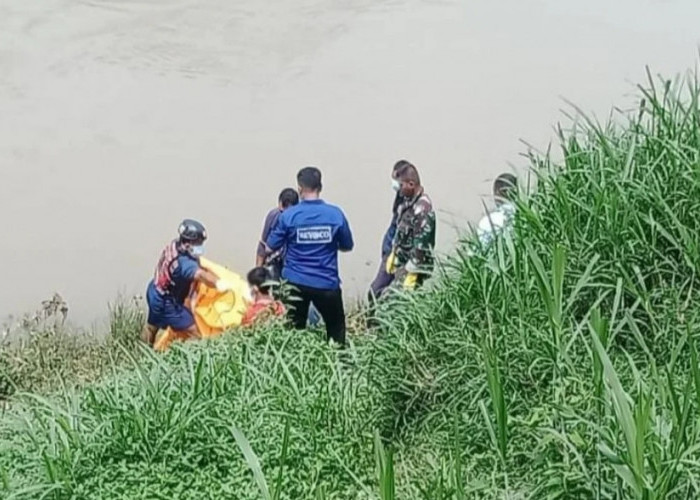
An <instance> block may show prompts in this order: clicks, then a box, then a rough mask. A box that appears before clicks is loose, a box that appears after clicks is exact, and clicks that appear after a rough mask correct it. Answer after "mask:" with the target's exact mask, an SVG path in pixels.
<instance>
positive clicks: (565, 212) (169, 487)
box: [0, 78, 700, 500]
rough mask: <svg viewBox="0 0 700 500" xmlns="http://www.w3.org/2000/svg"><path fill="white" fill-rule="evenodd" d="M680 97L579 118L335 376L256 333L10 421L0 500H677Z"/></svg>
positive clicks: (688, 110) (683, 172)
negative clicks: (478, 236) (489, 236)
mask: <svg viewBox="0 0 700 500" xmlns="http://www.w3.org/2000/svg"><path fill="white" fill-rule="evenodd" d="M650 82H651V80H650ZM699 93H700V87H699V85H698V82H697V80H696V79H694V78H690V79H686V80H679V81H677V82H662V84H661V85H660V86H658V87H655V86H654V84H653V83H650V84H649V85H648V86H647V87H644V88H641V89H640V102H639V106H638V109H636V110H634V111H632V112H628V113H619V114H616V115H615V117H614V120H611V122H610V123H609V124H607V125H604V126H601V125H598V124H596V123H595V122H593V121H590V120H587V119H586V118H585V117H584V116H582V115H578V116H577V117H576V118H575V125H574V126H573V128H572V129H571V130H561V132H560V141H561V148H562V160H561V161H558V160H557V161H555V160H554V159H552V158H550V157H549V156H547V155H533V156H532V157H531V160H532V167H533V168H532V173H533V175H534V176H535V183H534V184H535V187H534V189H533V190H532V192H531V193H526V194H525V195H524V196H523V198H522V199H521V200H520V202H519V204H518V211H517V216H516V220H515V226H514V228H513V232H512V234H511V236H510V237H505V238H501V239H498V240H497V243H496V245H495V246H494V247H492V248H489V249H481V250H480V251H479V252H477V254H476V255H468V254H467V251H466V249H467V247H468V245H471V243H472V242H471V241H470V242H465V243H464V244H463V245H460V246H459V247H458V248H457V249H456V250H455V252H454V254H453V255H452V256H451V257H449V258H447V259H446V260H445V261H444V262H443V266H442V269H441V273H440V274H441V276H440V277H438V278H437V279H436V283H435V286H433V287H432V288H431V289H429V290H425V291H422V292H420V293H417V294H413V295H409V296H404V297H399V298H397V299H395V302H393V303H391V304H387V311H386V312H385V313H384V317H383V323H384V324H385V326H384V327H383V328H382V329H381V330H380V331H378V332H376V335H375V334H372V335H366V336H359V337H356V338H355V342H354V347H353V349H352V350H351V353H350V356H345V357H341V356H339V353H338V352H336V351H335V350H332V349H329V348H327V347H326V346H325V345H323V344H322V343H321V342H319V340H318V339H317V338H315V337H314V336H313V335H311V334H308V333H298V332H286V331H284V330H282V329H280V328H279V327H270V328H267V329H264V330H260V331H256V332H253V333H252V335H249V336H230V337H228V338H222V339H220V340H218V341H215V342H203V343H200V344H192V345H188V346H185V347H184V348H182V349H175V350H174V351H173V352H171V353H169V354H167V355H166V356H163V357H157V356H147V357H146V358H145V359H143V360H142V361H141V362H140V364H138V365H136V364H135V365H134V366H139V367H140V369H139V370H138V371H134V370H132V371H131V372H121V373H119V374H117V375H116V376H114V377H112V378H110V379H108V380H105V381H103V382H101V383H99V384H95V385H92V386H90V387H88V388H86V389H84V390H83V391H81V392H79V393H70V392H67V391H66V392H62V393H59V394H57V395H56V396H55V397H51V398H49V399H46V398H41V397H37V396H25V397H24V398H22V399H19V403H18V404H17V407H16V408H15V409H13V411H12V415H9V416H6V417H5V418H4V419H3V422H2V424H1V425H0V443H1V444H2V450H1V451H2V454H0V456H2V457H3V458H0V467H2V470H3V471H4V472H3V473H2V476H0V477H1V478H2V481H0V491H3V488H4V491H5V492H6V493H7V495H6V496H8V497H12V498H56V499H59V498H241V499H245V498H381V499H382V500H388V499H391V498H426V499H443V498H444V499H447V498H456V499H463V498H504V497H507V498H538V499H539V498H562V499H564V498H566V499H569V498H639V499H656V498H696V497H698V495H699V493H700V486H699V485H698V481H697V479H696V478H697V477H700V452H699V451H698V445H699V444H700V443H699V440H698V437H699V433H700V418H699V417H700V371H699V370H698V364H697V337H698V331H700V296H699V295H698V290H697V286H698V285H697V283H696V282H697V278H698V273H697V270H698V265H700V246H699V244H698V234H700V222H699V218H698V214H699V213H700V110H699V109H698V99H697V97H698V94H699ZM388 306H391V307H388ZM348 357H349V358H350V359H348ZM18 417H19V418H18Z"/></svg>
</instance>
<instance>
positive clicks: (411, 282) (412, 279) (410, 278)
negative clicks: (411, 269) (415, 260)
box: [403, 273, 418, 290]
mask: <svg viewBox="0 0 700 500" xmlns="http://www.w3.org/2000/svg"><path fill="white" fill-rule="evenodd" d="M417 284H418V275H417V274H416V273H408V274H407V275H406V278H405V279H404V280H403V287H404V289H405V290H415V288H416V285H417Z"/></svg>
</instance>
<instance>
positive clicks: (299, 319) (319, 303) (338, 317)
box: [289, 283, 345, 345]
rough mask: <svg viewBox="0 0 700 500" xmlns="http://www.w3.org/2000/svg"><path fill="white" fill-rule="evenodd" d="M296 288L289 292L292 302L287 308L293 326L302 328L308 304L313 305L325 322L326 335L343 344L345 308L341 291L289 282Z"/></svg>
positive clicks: (304, 326) (304, 323)
mask: <svg viewBox="0 0 700 500" xmlns="http://www.w3.org/2000/svg"><path fill="white" fill-rule="evenodd" d="M290 285H292V286H293V287H294V288H296V290H294V291H293V292H292V294H291V296H292V302H291V303H290V306H291V307H290V308H289V319H290V320H291V322H292V324H293V325H294V328H297V329H299V330H303V329H304V328H306V321H307V318H308V316H309V305H310V304H312V303H313V305H314V306H315V307H316V309H318V312H319V313H320V314H321V317H322V318H323V322H324V323H325V324H326V335H327V336H328V338H329V339H333V340H335V341H336V342H337V343H339V344H341V345H344V344H345V308H344V307H343V292H342V290H341V289H340V288H338V289H337V290H322V289H320V288H311V287H308V286H304V285H297V284H294V283H290Z"/></svg>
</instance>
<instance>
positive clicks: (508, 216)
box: [476, 202, 515, 246]
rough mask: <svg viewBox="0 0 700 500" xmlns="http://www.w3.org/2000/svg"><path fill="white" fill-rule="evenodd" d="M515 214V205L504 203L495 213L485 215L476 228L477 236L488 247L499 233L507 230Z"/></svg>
mask: <svg viewBox="0 0 700 500" xmlns="http://www.w3.org/2000/svg"><path fill="white" fill-rule="evenodd" d="M514 214H515V205H513V204H512V203H508V202H504V203H502V204H501V205H500V206H499V207H498V208H497V209H496V210H494V211H493V212H489V213H488V214H486V215H484V216H483V217H482V218H481V220H480V221H479V224H478V225H477V227H476V235H477V237H478V238H479V241H480V242H481V244H482V245H484V246H487V245H488V244H490V243H491V242H492V241H493V239H494V238H495V237H496V235H498V234H499V233H501V232H503V231H504V230H507V229H508V228H509V227H510V224H511V222H512V220H513V215H514Z"/></svg>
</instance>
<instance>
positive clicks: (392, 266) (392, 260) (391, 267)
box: [386, 250, 396, 274]
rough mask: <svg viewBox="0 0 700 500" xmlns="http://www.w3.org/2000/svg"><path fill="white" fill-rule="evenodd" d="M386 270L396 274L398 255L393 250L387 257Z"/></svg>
mask: <svg viewBox="0 0 700 500" xmlns="http://www.w3.org/2000/svg"><path fill="white" fill-rule="evenodd" d="M386 272H387V273H388V274H394V273H395V272H396V255H395V254H394V251H393V250H392V251H391V253H390V254H389V256H388V257H387V258H386Z"/></svg>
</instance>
